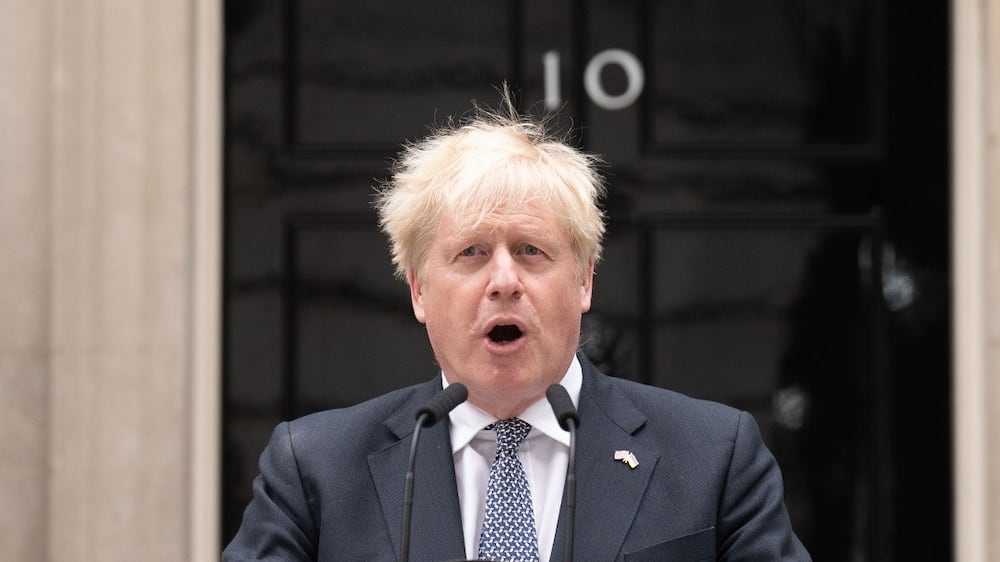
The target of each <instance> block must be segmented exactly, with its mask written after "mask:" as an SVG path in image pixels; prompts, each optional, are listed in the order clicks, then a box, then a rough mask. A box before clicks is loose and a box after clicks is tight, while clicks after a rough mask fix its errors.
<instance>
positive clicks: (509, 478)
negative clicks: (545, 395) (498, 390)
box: [479, 418, 538, 562]
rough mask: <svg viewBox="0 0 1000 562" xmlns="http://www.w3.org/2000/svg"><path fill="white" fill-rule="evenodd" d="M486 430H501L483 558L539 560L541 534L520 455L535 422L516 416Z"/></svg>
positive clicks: (516, 561)
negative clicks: (539, 536)
mask: <svg viewBox="0 0 1000 562" xmlns="http://www.w3.org/2000/svg"><path fill="white" fill-rule="evenodd" d="M486 429H495V430H496V432H497V457H496V459H495V460H494V461H493V466H491V467H490V483H489V485H488V486H487V489H486V518H485V519H484V520H483V534H482V536H481V537H480V539H479V558H480V559H481V560H503V561H505V562H537V560H538V537H537V536H536V534H535V514H534V511H533V510H532V507H531V490H530V489H529V488H528V478H527V477H526V476H525V475H524V467H523V466H521V461H520V460H518V458H517V447H518V446H519V445H520V444H521V441H524V438H525V437H527V435H528V432H529V431H531V425H529V424H528V423H527V422H525V421H523V420H520V419H517V418H512V419H509V420H502V421H498V422H496V423H494V424H491V425H489V426H488V427H487V428H486Z"/></svg>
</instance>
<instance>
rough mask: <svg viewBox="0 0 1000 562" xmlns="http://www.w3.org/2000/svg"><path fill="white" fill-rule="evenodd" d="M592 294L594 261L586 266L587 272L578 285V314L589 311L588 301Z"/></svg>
mask: <svg viewBox="0 0 1000 562" xmlns="http://www.w3.org/2000/svg"><path fill="white" fill-rule="evenodd" d="M593 293H594V261H593V260H591V261H590V263H589V264H587V271H586V272H584V274H583V279H582V283H581V284H580V314H583V313H584V312H587V311H589V310H590V299H591V296H592V295H593Z"/></svg>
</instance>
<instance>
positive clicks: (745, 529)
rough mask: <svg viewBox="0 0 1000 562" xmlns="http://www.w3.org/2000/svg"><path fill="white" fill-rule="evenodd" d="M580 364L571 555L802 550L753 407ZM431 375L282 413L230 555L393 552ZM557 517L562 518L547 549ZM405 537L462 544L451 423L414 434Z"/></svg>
mask: <svg viewBox="0 0 1000 562" xmlns="http://www.w3.org/2000/svg"><path fill="white" fill-rule="evenodd" d="M580 362H581V364H582V366H583V386H582V389H581V391H580V401H579V413H580V420H581V421H580V428H579V431H578V435H577V497H576V502H577V505H576V525H575V526H576V540H575V543H574V545H575V546H574V554H575V558H576V560H581V561H582V560H588V561H589V560H593V561H602V562H603V561H612V560H619V561H626V562H636V561H645V560H649V561H653V560H655V561H664V560H671V561H672V560H678V561H703V560H731V561H735V560H747V561H750V560H753V561H761V562H763V561H768V562H770V561H775V560H796V561H798V560H809V559H810V558H809V555H808V554H807V553H806V551H805V549H804V548H803V547H802V545H801V544H800V542H799V540H798V539H797V538H796V536H795V534H794V532H793V531H792V528H791V524H790V522H789V518H788V514H787V512H786V509H785V505H784V498H783V496H784V493H783V485H782V479H781V473H780V471H779V469H778V466H777V464H776V462H775V460H774V457H773V456H772V455H771V453H770V452H769V451H768V450H767V448H766V447H765V446H764V444H763V442H762V441H761V436H760V432H759V430H758V428H757V425H756V424H755V422H754V421H753V418H752V417H751V416H750V415H749V414H747V413H746V412H740V411H738V410H735V409H732V408H729V407H727V406H723V405H720V404H716V403H712V402H705V401H700V400H694V399H692V398H688V397H685V396H683V395H680V394H678V393H675V392H671V391H668V390H664V389H660V388H655V387H650V386H645V385H640V384H637V383H634V382H630V381H626V380H622V379H616V378H612V377H609V376H606V375H603V374H601V373H600V372H599V371H597V369H596V368H594V367H593V366H592V365H590V363H588V362H587V361H586V360H584V359H583V358H582V357H581V360H580ZM440 389H441V379H440V378H439V377H438V378H435V379H434V380H432V381H429V382H427V383H424V384H420V385H416V386H412V387H409V388H404V389H400V390H397V391H394V392H391V393H389V394H386V395H384V396H381V397H378V398H375V399H373V400H370V401H367V402H364V403H362V404H358V405H356V406H353V407H350V408H345V409H339V410H330V411H326V412H320V413H317V414H312V415H309V416H305V417H303V418H301V419H298V420H295V421H292V422H286V423H282V424H280V425H279V426H278V427H277V428H276V429H275V430H274V434H273V435H272V437H271V441H270V443H269V444H268V445H267V448H266V449H265V450H264V452H263V454H262V455H261V458H260V475H259V476H258V477H257V478H256V480H255V481H254V486H253V499H252V500H251V502H250V505H249V506H248V507H247V509H246V512H245V513H244V516H243V523H242V526H241V527H240V530H239V532H238V533H237V535H236V537H235V538H234V539H233V541H232V542H231V543H230V544H229V545H228V547H227V548H226V550H225V551H224V552H223V556H222V558H223V560H225V561H236V560H275V561H277V560H282V561H298V560H321V561H334V560H349V561H352V562H357V561H375V560H396V559H397V558H398V555H399V536H400V527H401V523H400V519H401V517H402V500H403V480H404V475H405V473H406V462H407V457H408V454H409V446H410V437H411V435H412V432H413V425H414V420H415V412H416V410H417V408H419V407H420V406H421V405H422V404H423V403H424V402H426V401H427V400H428V399H430V398H431V397H432V396H433V395H434V394H435V393H436V392H438V391H439V390H440ZM617 450H629V451H632V452H633V453H634V454H635V456H636V458H637V459H638V461H639V464H638V467H636V468H635V469H630V468H629V466H628V465H626V464H625V463H623V462H621V461H616V460H615V459H614V452H615V451H617ZM564 530H565V529H564V525H563V519H562V516H560V521H559V525H558V529H557V532H556V538H555V542H554V544H553V550H552V557H551V560H552V561H553V562H555V561H560V560H562V559H563V558H564V545H565V536H564V534H563V533H564ZM411 537H412V542H411V547H410V560H413V561H415V562H422V561H426V562H440V561H444V560H456V559H464V558H465V557H466V555H465V546H464V544H465V543H464V540H463V537H462V524H461V513H460V511H459V503H458V492H457V487H456V484H455V469H454V463H453V460H452V454H451V445H450V442H449V431H448V424H447V421H445V422H442V423H439V424H437V425H436V426H434V427H432V428H429V429H427V430H424V431H423V432H421V439H420V447H419V451H418V453H417V458H416V468H415V483H414V500H413V525H412V531H411Z"/></svg>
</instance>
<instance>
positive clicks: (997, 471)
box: [952, 0, 1000, 562]
mask: <svg viewBox="0 0 1000 562" xmlns="http://www.w3.org/2000/svg"><path fill="white" fill-rule="evenodd" d="M952 25H953V27H952V37H953V39H952V41H953V50H952V67H953V74H952V76H953V84H952V93H953V100H952V107H953V111H952V120H953V125H952V131H953V134H952V169H953V174H952V189H953V197H952V202H953V203H952V207H953V215H952V218H953V228H952V231H953V234H954V235H953V256H954V258H953V264H954V265H953V267H954V283H953V291H954V345H953V353H954V369H953V377H954V379H953V380H954V385H953V389H954V405H953V408H954V441H955V456H954V459H955V470H954V478H955V488H954V490H955V527H954V528H955V560H956V561H957V562H986V561H989V560H1000V145H998V140H1000V0H956V2H954V3H953V17H952Z"/></svg>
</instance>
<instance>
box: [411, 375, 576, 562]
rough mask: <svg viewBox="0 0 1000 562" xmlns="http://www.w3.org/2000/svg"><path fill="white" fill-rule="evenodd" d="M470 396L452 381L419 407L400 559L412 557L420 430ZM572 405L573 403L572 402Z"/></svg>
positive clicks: (463, 388)
mask: <svg viewBox="0 0 1000 562" xmlns="http://www.w3.org/2000/svg"><path fill="white" fill-rule="evenodd" d="M564 392H565V391H564ZM468 396H469V391H468V390H467V389H466V388H465V385H463V384H462V383H457V382H456V383H452V384H450V385H448V388H446V389H444V390H442V391H441V392H438V393H437V394H435V395H434V397H433V398H431V399H430V400H428V401H427V402H426V403H424V405H423V406H421V407H420V408H418V409H417V415H416V418H417V424H416V425H415V426H414V427H413V439H412V440H411V441H410V458H409V460H408V461H407V463H406V481H405V484H404V485H403V532H402V533H400V535H399V559H400V561H401V562H408V561H409V559H410V519H411V518H412V516H413V466H414V464H415V462H416V459H417V441H419V440H420V430H421V428H424V427H431V426H432V425H434V424H436V423H437V422H439V421H441V419H442V418H444V417H445V416H447V415H448V412H450V411H452V410H454V409H455V406H458V405H459V404H461V403H462V402H465V399H466V398H467V397H468ZM571 405H572V404H571Z"/></svg>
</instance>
